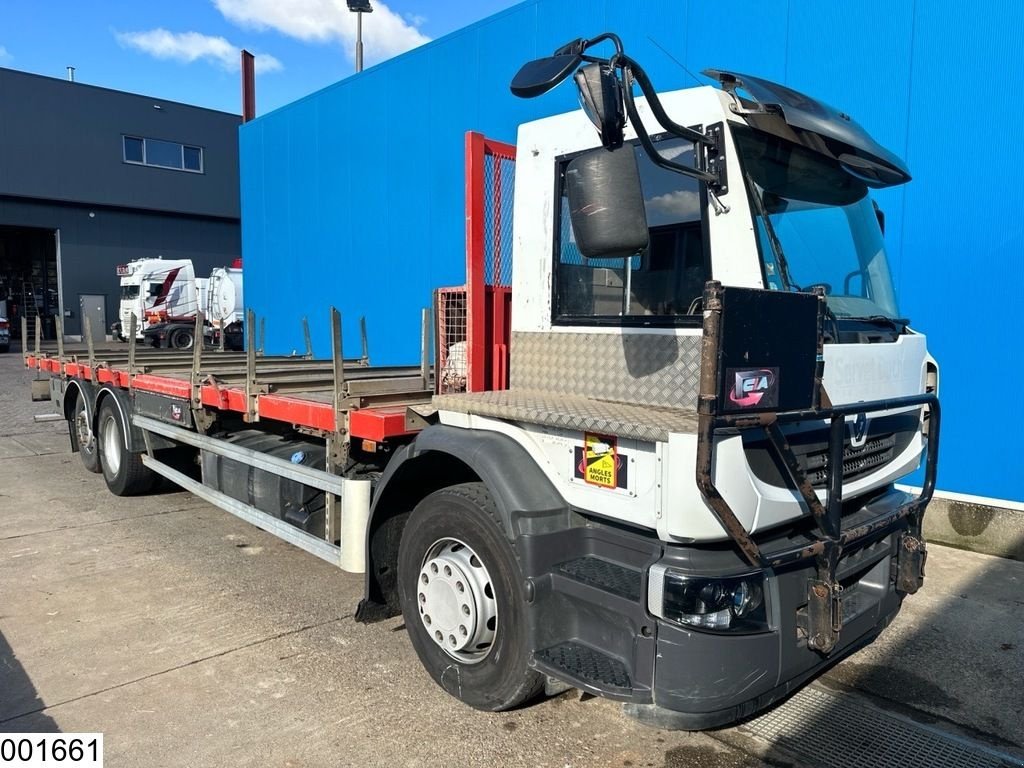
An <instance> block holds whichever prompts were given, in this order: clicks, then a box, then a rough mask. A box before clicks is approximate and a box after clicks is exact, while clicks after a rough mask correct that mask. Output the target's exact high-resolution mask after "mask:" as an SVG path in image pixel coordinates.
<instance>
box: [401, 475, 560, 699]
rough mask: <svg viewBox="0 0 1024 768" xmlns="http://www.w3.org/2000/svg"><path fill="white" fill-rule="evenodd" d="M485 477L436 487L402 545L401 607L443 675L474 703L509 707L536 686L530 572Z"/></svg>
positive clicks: (425, 655)
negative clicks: (523, 569)
mask: <svg viewBox="0 0 1024 768" xmlns="http://www.w3.org/2000/svg"><path fill="white" fill-rule="evenodd" d="M496 520H497V511H496V508H495V505H494V501H493V499H491V496H490V494H489V493H488V492H487V489H486V487H485V486H484V485H483V483H463V484H461V485H455V486H452V487H450V488H444V489H442V490H440V491H436V492H434V493H432V494H430V495H429V496H427V497H426V498H425V499H423V501H421V502H420V503H419V504H418V505H417V506H416V508H415V509H414V510H413V512H412V514H411V515H410V517H409V522H408V523H407V524H406V526H405V530H404V532H403V534H402V541H401V544H400V546H399V552H398V584H399V596H400V598H401V602H402V615H403V616H404V617H405V625H406V628H407V630H408V632H409V638H410V640H411V641H412V645H413V648H414V649H415V650H416V653H417V655H418V656H419V658H420V661H421V662H422V664H423V666H424V667H425V668H426V670H427V672H429V673H430V676H431V677H433V678H434V680H435V682H437V684H438V685H440V686H441V687H442V688H444V689H445V690H446V691H448V693H450V694H451V695H453V696H455V697H456V698H457V699H460V700H461V701H463V702H464V703H466V704H468V705H469V706H471V707H474V708H476V709H482V710H489V711H500V710H503V709H509V708H511V707H514V706H516V705H518V704H521V703H523V702H525V701H527V700H528V699H531V698H533V697H534V696H536V695H537V694H538V693H539V692H540V690H541V688H542V687H543V684H544V679H543V677H542V676H541V675H540V674H539V673H538V672H536V671H535V670H531V669H530V668H529V667H528V665H527V662H528V659H529V650H528V648H527V640H526V617H525V606H526V600H525V596H524V594H523V578H522V575H521V573H520V571H519V566H518V564H517V563H516V560H515V556H514V554H513V552H512V547H511V546H510V545H509V543H508V541H507V540H506V538H505V536H504V535H503V533H502V531H501V529H500V528H499V526H498V524H497V522H496Z"/></svg>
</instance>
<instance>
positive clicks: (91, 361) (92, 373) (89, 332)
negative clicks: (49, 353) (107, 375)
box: [36, 315, 96, 384]
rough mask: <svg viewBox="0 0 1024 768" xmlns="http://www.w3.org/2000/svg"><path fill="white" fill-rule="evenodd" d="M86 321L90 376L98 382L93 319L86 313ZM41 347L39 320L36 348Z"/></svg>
mask: <svg viewBox="0 0 1024 768" xmlns="http://www.w3.org/2000/svg"><path fill="white" fill-rule="evenodd" d="M82 320H83V322H84V323H85V345H86V347H87V348H88V350H89V378H90V379H91V380H92V382H93V383H94V384H95V383H96V349H95V348H94V347H93V342H92V321H91V320H90V319H89V316H88V315H86V316H85V317H84V318H82ZM38 349H39V321H38V320H37V321H36V350H37V351H38Z"/></svg>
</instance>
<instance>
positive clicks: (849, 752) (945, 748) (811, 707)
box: [739, 686, 1024, 768]
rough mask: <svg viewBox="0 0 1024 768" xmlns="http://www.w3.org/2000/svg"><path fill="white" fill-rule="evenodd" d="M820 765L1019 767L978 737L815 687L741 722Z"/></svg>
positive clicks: (751, 732) (867, 767) (857, 767)
mask: <svg viewBox="0 0 1024 768" xmlns="http://www.w3.org/2000/svg"><path fill="white" fill-rule="evenodd" d="M739 731H740V732H741V733H746V734H749V735H751V736H756V737H757V738H759V739H764V740H765V741H768V742H770V743H771V745H772V747H773V749H775V750H779V751H782V752H786V753H788V754H790V755H792V756H793V757H794V758H795V759H796V760H797V761H798V762H799V763H800V764H801V765H809V766H815V768H1010V767H1012V768H1020V767H1021V766H1024V762H1022V761H1021V760H1018V759H1017V758H1015V757H1013V756H1012V755H1009V754H1006V753H1004V752H1000V751H999V750H997V749H994V748H992V747H989V746H987V745H985V744H980V743H978V742H976V741H972V740H970V739H967V738H964V737H961V736H958V735H956V734H952V733H947V732H945V731H941V730H939V729H937V728H934V727H931V726H928V725H923V724H921V723H917V722H915V721H913V720H911V719H910V718H908V717H904V716H903V715H900V714H897V713H894V712H888V711H886V710H883V709H879V708H878V707H875V706H873V705H872V704H870V703H868V702H867V701H864V700H862V699H860V698H859V697H856V696H851V695H848V694H842V693H834V692H832V691H827V690H823V689H822V688H820V687H818V686H810V687H807V688H804V689H803V690H802V691H800V692H798V693H796V694H795V695H794V696H793V697H792V698H791V699H789V700H788V701H786V702H785V703H784V704H782V705H780V706H778V707H776V708H775V709H773V710H771V711H770V712H768V713H767V714H765V715H762V716H761V717H758V718H755V719H754V720H751V721H750V722H749V723H746V724H744V725H741V726H740V727H739Z"/></svg>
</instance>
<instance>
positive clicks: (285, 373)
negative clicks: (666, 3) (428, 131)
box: [26, 34, 939, 729]
mask: <svg viewBox="0 0 1024 768" xmlns="http://www.w3.org/2000/svg"><path fill="white" fill-rule="evenodd" d="M599 46H604V47H605V50H608V49H609V48H610V49H611V51H610V55H595V52H594V51H595V48H597V49H598V50H600V48H598V47H599ZM711 74H712V76H713V77H714V79H715V80H716V81H717V82H718V83H719V84H720V86H721V88H720V89H718V88H715V87H711V86H704V87H698V88H691V89H687V90H682V91H676V92H671V93H665V94H658V93H656V92H655V90H654V88H653V87H652V85H651V83H650V82H649V80H648V78H647V76H646V75H645V74H644V72H643V70H642V69H641V67H640V66H639V64H637V63H636V62H635V61H633V60H632V59H630V58H629V57H628V56H627V55H626V54H625V53H624V51H623V49H622V44H621V42H620V41H619V39H618V38H617V37H616V36H615V35H612V34H603V35H601V36H599V37H597V38H594V39H593V40H576V41H573V42H572V43H570V44H568V45H566V46H565V47H563V48H562V49H559V50H558V51H557V52H556V53H555V54H554V55H553V56H551V57H548V58H546V59H541V60H538V61H535V62H531V63H530V64H528V65H526V66H524V67H523V68H522V70H521V71H520V72H519V74H518V75H517V76H516V77H515V79H514V81H513V83H512V90H513V92H514V93H515V94H517V95H520V96H538V95H540V94H542V93H544V92H545V91H547V90H548V89H550V88H552V87H554V86H555V85H557V84H558V82H560V81H561V80H563V79H565V78H567V77H570V76H571V77H573V78H574V79H575V81H576V85H577V87H578V88H579V91H580V97H581V102H582V104H583V107H584V111H583V112H574V113H570V114H564V115H558V116H555V117H551V118H548V119H543V120H538V121H535V122H531V123H528V124H525V125H523V126H521V127H520V130H519V136H518V144H517V146H516V147H514V148H512V147H509V148H508V149H509V151H508V153H507V156H508V157H510V158H511V157H517V158H518V159H516V160H515V164H516V167H515V207H514V221H513V223H512V227H513V235H512V237H511V241H512V243H513V246H512V248H513V250H512V254H511V256H512V280H511V288H509V286H507V285H501V286H496V285H492V284H489V283H486V280H487V278H486V275H488V274H491V273H492V272H493V274H499V273H500V270H496V269H495V270H493V271H492V270H488V269H485V268H484V266H483V262H482V261H478V260H477V259H476V257H475V256H474V255H473V254H474V253H478V252H480V251H479V249H477V247H476V246H475V245H474V241H475V240H479V241H480V242H483V240H484V238H483V237H482V236H480V237H478V238H477V237H470V238H469V241H470V242H469V243H467V245H468V247H469V253H470V257H469V258H468V259H467V266H468V268H469V274H468V275H467V286H466V287H465V291H464V292H463V293H462V294H460V296H461V298H458V300H457V301H455V300H453V304H452V306H457V307H458V308H459V312H460V314H461V315H467V316H468V324H467V326H466V327H464V328H463V329H462V330H461V331H458V332H453V333H451V334H450V339H451V340H452V341H453V350H454V352H453V354H452V355H451V356H450V357H449V360H448V365H449V368H450V367H451V365H452V363H453V361H455V360H456V359H457V358H458V359H465V360H466V367H467V370H466V373H465V375H464V376H462V375H458V376H455V375H452V374H451V371H450V370H449V372H448V373H447V374H446V375H445V376H444V377H443V378H444V379H446V380H448V382H449V383H451V382H455V383H456V384H457V385H458V387H459V388H464V389H465V390H467V391H462V392H455V393H453V392H440V393H438V394H433V391H434V387H433V386H432V384H435V383H436V384H440V383H441V382H440V381H438V382H434V381H433V379H434V377H433V376H432V374H431V370H430V367H429V355H428V354H427V349H428V345H427V338H429V336H428V335H427V334H424V342H423V350H424V352H423V354H422V359H421V365H420V366H419V367H417V368H412V369H396V368H379V367H373V366H367V365H366V363H365V360H363V361H360V360H358V359H356V360H346V359H345V358H344V357H343V355H342V349H341V339H342V334H341V320H340V316H339V315H338V313H337V312H332V341H333V343H332V349H333V354H332V358H331V359H330V360H326V361H317V360H313V359H311V357H312V356H311V355H309V356H307V357H288V358H272V357H267V358H261V357H257V355H256V353H255V351H254V349H253V345H252V343H251V337H252V335H253V334H252V331H251V330H250V331H249V336H250V343H249V344H248V345H247V350H246V353H245V354H243V355H239V354H237V353H214V354H213V357H212V359H211V356H210V354H209V353H208V354H207V357H206V358H204V357H203V352H204V351H203V350H202V348H201V347H197V348H196V349H194V350H193V354H192V355H188V356H186V355H174V354H172V353H167V355H166V359H158V358H159V356H155V355H153V353H147V354H149V355H150V357H147V358H146V360H145V365H146V368H145V370H144V371H142V372H140V369H138V368H137V366H136V365H133V363H132V360H133V357H132V355H133V351H130V352H129V355H127V356H125V357H122V358H118V357H117V356H115V355H109V354H107V352H105V351H104V352H103V354H99V353H96V352H95V351H94V350H90V353H89V360H88V362H86V361H84V360H83V358H82V356H81V355H78V356H74V355H70V356H65V355H60V354H59V355H58V356H57V357H53V356H51V355H49V354H44V353H42V352H40V351H39V350H38V343H37V351H36V352H35V353H34V354H30V355H28V356H27V358H26V360H27V362H28V364H29V365H30V366H32V367H35V368H37V369H39V370H41V371H46V372H48V373H49V374H50V375H51V385H50V386H51V392H52V395H53V399H54V400H56V402H57V404H58V408H59V409H60V411H61V412H62V413H63V414H65V416H66V417H67V418H68V421H69V424H70V433H71V438H72V445H73V448H74V449H75V450H78V451H80V452H81V454H82V458H83V462H84V463H85V465H86V467H88V468H89V469H91V470H93V471H96V472H101V473H102V474H103V477H104V479H105V481H106V483H107V486H108V487H109V488H110V490H111V491H112V492H113V493H116V494H118V495H126V494H131V493H143V492H146V491H147V490H148V489H150V488H151V487H152V486H153V482H154V480H155V479H156V477H157V476H158V475H162V476H163V477H166V478H169V479H170V480H172V481H173V482H175V483H177V484H178V485H180V486H181V487H183V488H186V489H188V490H190V491H192V492H193V493H196V494H197V495H199V496H201V497H202V498H204V499H207V500H209V501H210V502H212V503H214V504H216V505H218V506H219V507H221V508H222V509H224V510H227V511H229V512H231V513H233V514H235V515H238V516H239V517H241V518H242V519H244V520H247V521H249V522H252V523H254V524H256V525H259V526H260V527H262V528H264V529H266V530H268V531H271V532H273V533H274V534H275V535H277V536H280V537H281V538H283V539H285V540H287V541H289V542H292V543H293V544H295V545H296V546H299V547H301V548H303V549H304V550H306V551H308V552H310V553H312V554H315V555H316V556H318V557H321V558H323V559H325V560H328V561H330V562H333V563H335V564H337V565H339V566H340V567H342V568H345V569H347V570H351V571H355V572H365V579H366V582H365V585H366V586H365V597H364V599H363V600H362V602H361V603H360V605H359V608H358V610H357V612H356V619H357V620H359V621H364V622H372V621H375V620H379V619H382V618H385V617H388V616H395V615H399V614H401V615H403V616H404V619H405V627H406V630H407V632H408V634H409V638H410V641H411V642H412V645H413V647H414V648H415V650H416V652H417V654H418V656H419V658H420V660H421V662H422V663H423V665H424V667H425V668H426V669H427V671H428V672H429V674H430V675H431V676H432V677H433V678H434V680H435V681H436V682H437V684H438V685H439V686H441V687H442V688H443V689H444V690H446V691H447V692H449V693H450V694H451V695H452V696H454V697H456V698H458V699H460V700H461V701H463V702H465V703H466V704H468V705H470V706H473V707H476V708H479V709H483V710H503V709H508V708H510V707H514V706H517V705H519V704H522V703H523V702H525V701H527V700H528V699H530V698H531V697H533V696H535V695H537V694H539V693H540V692H541V691H542V690H544V689H547V690H551V689H552V686H557V685H569V686H575V687H577V688H580V689H582V690H584V691H588V692H590V693H593V694H596V695H601V696H605V697H608V698H610V699H614V700H617V701H621V702H623V703H624V704H625V708H626V711H627V712H628V713H629V714H631V715H633V716H635V717H638V718H640V719H641V720H642V721H644V722H647V723H651V724H655V725H657V726H659V727H674V728H688V729H697V728H711V727H716V726H719V725H722V724H725V723H731V722H735V721H737V720H741V719H743V718H746V717H748V716H750V715H752V714H753V713H755V712H757V711H759V710H761V709H764V708H765V707H768V706H770V705H771V704H772V703H773V702H775V701H778V700H779V699H781V698H782V697H784V696H786V695H787V694H788V693H790V692H792V691H793V690H795V689H796V688H797V687H799V686H801V685H802V684H804V683H805V682H807V681H808V680H810V679H812V678H813V677H815V676H816V675H818V674H820V673H821V672H822V671H823V670H824V669H826V668H827V667H828V666H829V665H831V664H833V663H834V662H835V661H836V660H837V659H840V658H842V657H844V656H846V655H848V654H850V653H853V652H854V651H856V650H857V649H859V648H861V647H863V646H865V645H866V644H868V643H870V642H871V641H872V640H873V639H874V638H875V637H876V636H877V635H878V633H880V632H881V631H882V630H883V629H884V628H885V627H886V626H887V625H888V624H889V622H890V621H892V619H893V618H894V617H895V616H896V614H897V612H898V611H899V610H900V606H901V604H902V602H903V600H904V598H905V597H906V596H907V595H909V594H912V593H914V592H916V591H917V589H918V588H919V587H920V585H921V583H922V581H923V577H924V560H925V544H924V541H923V539H922V536H921V521H922V516H923V514H924V510H925V507H926V505H927V504H928V502H929V500H930V498H931V496H932V492H933V490H934V484H935V473H936V468H937V455H938V453H937V452H938V440H939V402H938V397H937V393H936V390H937V385H938V369H937V366H936V364H935V361H934V360H933V359H932V358H931V357H930V355H929V354H928V350H927V346H926V343H925V337H924V336H923V335H922V334H921V333H920V332H919V331H918V330H917V329H913V328H911V325H910V322H909V321H908V320H907V319H905V318H904V317H903V316H902V314H901V313H900V310H899V306H898V304H897V301H896V294H895V291H894V290H893V285H892V280H891V277H890V272H889V267H888V264H887V260H886V252H885V246H884V243H883V235H882V231H881V227H880V217H878V216H877V215H876V211H875V209H874V207H873V205H872V201H871V197H870V195H869V191H870V189H871V188H878V187H885V186H891V185H896V184H902V183H904V182H906V181H908V180H909V179H910V175H909V173H908V171H907V168H906V166H905V165H904V164H903V162H902V161H901V160H900V159H899V158H897V157H896V156H894V155H893V154H892V153H890V152H889V151H887V150H886V149H884V148H883V147H881V146H879V145H878V144H877V143H876V142H875V141H874V140H873V139H872V138H871V137H870V136H869V135H868V134H867V132H866V131H864V129H863V128H861V127H860V126H858V125H857V124H856V123H855V122H854V121H853V120H852V119H851V118H850V117H849V116H848V115H846V114H844V113H842V112H839V111H837V110H835V109H833V108H832V107H829V106H828V105H825V104H823V103H821V102H819V101H817V100H815V99H813V98H811V97H808V96H806V95H804V94H800V93H797V92H795V91H793V90H791V89H789V88H786V87H784V86H781V85H778V84H775V83H771V82H768V81H766V80H762V79H760V78H756V77H749V76H746V75H740V74H737V73H730V72H724V71H716V72H712V73H711ZM636 87H639V89H640V91H641V92H642V96H643V98H641V97H640V94H635V93H634V90H635V88H636ZM595 126H596V127H597V129H598V135H597V136H596V137H595V134H594V127H595ZM467 156H469V153H467ZM477 160H479V162H477ZM477 160H474V161H473V162H472V163H468V164H467V165H468V167H467V172H468V174H469V177H470V179H471V178H472V177H473V174H474V173H478V175H479V178H481V179H482V178H483V170H482V168H483V156H482V155H481V156H479V157H477ZM474 184H475V182H473V183H469V181H467V189H472V188H473V185H474ZM481 209H483V206H481ZM478 213H479V214H480V215H479V216H477V215H476V214H474V215H473V216H472V217H471V218H470V222H469V225H468V231H470V232H473V231H476V230H475V229H474V227H476V224H474V223H473V222H482V221H483V220H484V219H485V218H486V217H487V213H486V211H483V210H481V211H479V212H478ZM482 231H483V229H482V224H481V225H480V232H482ZM487 247H490V246H487ZM484 250H486V249H484ZM373 287H375V288H378V289H379V287H377V286H373ZM370 288H371V286H368V290H369V289H370ZM499 288H500V290H499ZM443 290H444V291H456V292H457V291H458V290H459V289H443ZM509 290H510V291H511V295H510V296H509V294H508V291H509ZM440 294H441V291H439V295H440ZM447 295H449V296H455V295H456V294H455V293H449V294H447ZM506 299H507V303H505V302H506ZM380 300H381V302H387V301H389V300H390V298H389V297H388V295H387V293H386V292H383V293H382V294H381V297H380ZM486 302H491V305H490V306H489V307H488V305H487V303H486ZM503 307H505V308H509V307H510V308H511V326H510V327H509V326H508V325H507V324H506V323H505V322H504V321H502V322H499V320H501V314H502V311H503V310H502V308H503ZM441 309H442V308H441V307H439V311H438V318H439V319H438V325H439V327H440V331H441V332H440V333H439V336H441V337H443V338H449V330H450V328H452V327H454V324H450V323H449V322H448V321H447V320H444V321H442V319H441V315H442V312H441V311H440V310H441ZM250 325H251V324H250ZM424 327H425V328H427V327H429V324H427V323H424ZM502 328H504V329H505V330H507V331H508V333H507V334H504V332H503V331H502V330H501V329H502ZM489 334H493V335H489ZM460 344H461V345H462V346H456V345H460ZM218 355H219V356H218ZM232 355H234V356H232ZM189 358H191V359H189ZM489 358H490V360H491V363H492V369H493V370H494V371H497V372H499V373H500V372H501V371H502V370H504V369H505V367H506V365H507V369H508V370H509V372H510V376H511V379H510V383H508V384H507V385H506V384H504V383H502V382H503V378H502V376H496V377H494V378H492V379H490V381H488V379H487V377H485V376H483V375H481V371H480V370H479V369H478V368H477V366H480V365H481V364H483V363H484V361H486V360H487V359H489ZM438 370H439V371H440V370H445V366H444V364H443V363H441V362H439V363H438ZM437 378H438V379H440V378H442V377H441V376H440V375H439V376H438V377H437ZM432 394H433V396H432ZM186 450H187V451H191V452H193V454H194V458H195V459H196V460H195V461H191V462H185V463H184V465H185V466H186V467H189V468H190V469H188V470H187V471H186V470H181V469H176V468H175V466H179V467H180V466H181V465H182V462H181V460H180V459H181V457H180V453H181V452H182V451H186ZM168 452H170V454H169V455H172V456H173V457H174V460H173V461H170V460H168V459H165V458H164V456H165V455H168ZM922 464H924V465H925V473H924V481H923V489H922V490H921V492H920V493H919V494H917V495H914V494H911V493H907V492H905V491H903V490H900V489H899V488H897V487H896V486H895V483H896V481H898V480H899V479H900V478H904V477H906V476H907V475H908V474H909V473H911V472H913V471H914V470H916V469H917V468H918V467H919V466H921V465H922ZM189 472H191V473H192V474H189Z"/></svg>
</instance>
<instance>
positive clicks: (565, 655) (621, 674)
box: [536, 642, 630, 689]
mask: <svg viewBox="0 0 1024 768" xmlns="http://www.w3.org/2000/svg"><path fill="white" fill-rule="evenodd" d="M536 657H537V660H538V661H543V662H545V663H547V664H550V665H551V666H553V667H557V668H559V669H561V670H564V671H565V672H566V673H567V674H568V675H570V676H572V677H574V678H576V679H578V680H584V681H586V682H588V683H592V684H594V685H600V686H610V687H613V688H622V689H629V687H630V682H629V671H628V670H627V669H626V665H625V664H623V663H622V662H621V661H619V660H617V659H613V658H611V657H610V656H605V655H604V654H603V653H601V652H600V651H595V650H594V649H593V648H588V647H587V646H585V645H580V644H579V643H572V642H568V643H559V644H558V645H554V646H552V647H551V648H545V649H544V650H542V651H537V653H536Z"/></svg>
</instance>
